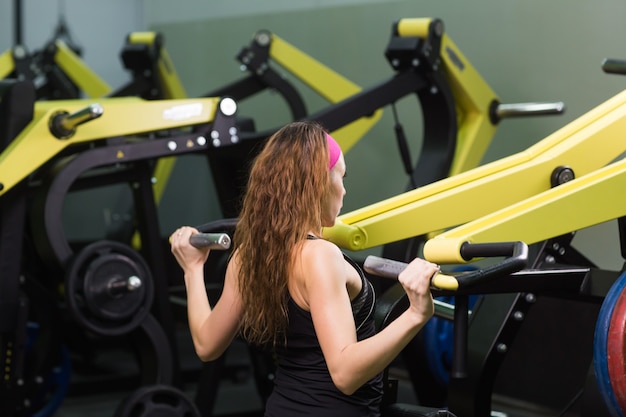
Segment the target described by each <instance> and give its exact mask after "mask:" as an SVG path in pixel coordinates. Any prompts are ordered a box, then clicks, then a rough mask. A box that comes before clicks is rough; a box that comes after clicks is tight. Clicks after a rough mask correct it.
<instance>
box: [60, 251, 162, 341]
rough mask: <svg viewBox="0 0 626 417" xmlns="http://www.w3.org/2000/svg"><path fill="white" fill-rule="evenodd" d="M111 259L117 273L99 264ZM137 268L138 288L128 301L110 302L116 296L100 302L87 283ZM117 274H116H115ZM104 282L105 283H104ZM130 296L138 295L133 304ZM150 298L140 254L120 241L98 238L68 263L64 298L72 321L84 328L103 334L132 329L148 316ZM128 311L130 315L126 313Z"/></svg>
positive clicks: (100, 296) (146, 269)
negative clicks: (115, 304)
mask: <svg viewBox="0 0 626 417" xmlns="http://www.w3.org/2000/svg"><path fill="white" fill-rule="evenodd" d="M107 262H111V265H110V267H112V268H113V267H117V268H119V270H121V272H113V269H115V268H113V269H110V270H109V269H108V268H107V267H105V266H103V265H102V264H106V263H107ZM136 271H141V272H140V275H138V276H139V277H140V279H141V282H142V285H141V287H140V288H142V290H141V291H140V292H139V293H138V294H136V295H132V296H131V298H129V299H128V301H125V300H123V297H119V298H120V299H121V300H118V301H120V302H121V304H120V306H118V307H114V306H113V304H112V303H114V302H115V299H116V298H117V297H110V300H106V301H103V297H104V298H106V297H105V296H104V295H103V294H104V293H102V292H99V291H97V290H94V288H92V287H91V286H90V285H92V284H93V285H94V286H95V287H96V288H97V287H98V286H102V285H104V283H103V281H107V282H108V281H109V278H108V277H109V276H112V277H113V279H116V276H119V277H122V276H123V275H126V274H128V273H133V275H134V272H136ZM116 274H117V275H116ZM107 285H108V284H107ZM134 297H142V303H140V304H139V305H136V304H135V302H134V301H136V300H135V299H134ZM153 297H154V287H153V283H152V277H151V275H150V269H149V267H148V265H147V264H146V262H145V261H144V260H143V258H142V256H141V255H140V254H139V253H138V252H137V251H135V250H134V249H133V248H131V247H130V246H128V245H125V244H123V243H120V242H114V241H107V240H101V241H97V242H94V243H91V244H89V245H87V246H85V247H84V248H83V249H82V250H80V251H79V252H78V253H77V254H76V255H75V256H74V257H73V258H72V260H71V262H70V263H69V267H68V268H67V271H66V275H65V298H66V300H67V305H68V308H69V310H70V312H71V314H72V316H73V317H74V318H75V319H76V321H77V322H78V323H79V324H80V325H81V326H83V327H85V328H86V329H88V330H90V331H92V332H94V333H96V334H99V335H103V336H119V335H122V334H126V333H129V332H130V331H132V330H134V329H135V328H136V327H137V326H138V325H139V324H140V323H141V322H142V321H143V320H144V319H145V317H146V315H148V313H149V312H150V307H151V305H152V299H153ZM130 311H132V313H131V314H128V313H129V312H130Z"/></svg>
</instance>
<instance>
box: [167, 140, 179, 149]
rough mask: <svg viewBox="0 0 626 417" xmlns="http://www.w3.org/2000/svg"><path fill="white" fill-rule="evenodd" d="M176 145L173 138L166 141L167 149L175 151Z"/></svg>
mask: <svg viewBox="0 0 626 417" xmlns="http://www.w3.org/2000/svg"><path fill="white" fill-rule="evenodd" d="M177 147H178V145H177V144H176V142H174V141H173V140H170V141H169V142H167V149H169V150H170V151H175V150H176V148H177Z"/></svg>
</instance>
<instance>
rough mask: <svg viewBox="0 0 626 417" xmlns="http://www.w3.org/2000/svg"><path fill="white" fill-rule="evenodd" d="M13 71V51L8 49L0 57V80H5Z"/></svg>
mask: <svg viewBox="0 0 626 417" xmlns="http://www.w3.org/2000/svg"><path fill="white" fill-rule="evenodd" d="M14 69H15V63H14V62H13V51H12V50H10V49H9V50H6V51H4V52H3V53H2V55H0V78H6V77H7V76H8V75H9V74H11V73H12V72H13V70H14Z"/></svg>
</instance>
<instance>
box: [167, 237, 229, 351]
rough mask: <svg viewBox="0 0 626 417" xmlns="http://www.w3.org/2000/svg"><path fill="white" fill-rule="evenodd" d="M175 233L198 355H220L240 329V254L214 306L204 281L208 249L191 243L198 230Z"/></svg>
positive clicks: (190, 327)
mask: <svg viewBox="0 0 626 417" xmlns="http://www.w3.org/2000/svg"><path fill="white" fill-rule="evenodd" d="M179 231H180V233H181V234H180V235H178V232H176V233H175V234H173V235H172V239H171V241H172V253H173V254H174V256H175V257H176V260H177V261H178V263H179V265H180V266H181V268H182V269H183V272H184V280H185V288H186V290H187V317H188V321H189V330H190V332H191V337H192V339H193V344H194V348H195V350H196V354H197V355H198V357H199V358H200V359H201V360H203V361H212V360H215V359H217V358H219V357H220V356H221V355H222V354H223V353H224V351H225V350H226V348H227V347H228V345H229V344H230V343H231V342H232V340H233V338H234V337H235V335H236V334H237V331H238V329H239V318H240V317H241V296H240V294H239V290H238V286H237V271H238V269H239V268H238V265H237V262H236V259H237V257H236V256H235V257H233V258H232V259H231V261H230V262H229V264H228V267H227V269H226V276H225V278H224V287H223V290H222V294H221V295H220V298H219V300H218V301H217V303H216V304H215V307H214V308H212V307H211V304H210V303H209V298H208V295H207V291H206V286H205V282H204V263H205V262H206V260H207V258H208V254H209V251H208V249H197V248H195V247H193V246H191V245H190V244H189V236H191V234H193V233H198V231H197V230H196V229H194V228H190V227H185V228H182V229H179Z"/></svg>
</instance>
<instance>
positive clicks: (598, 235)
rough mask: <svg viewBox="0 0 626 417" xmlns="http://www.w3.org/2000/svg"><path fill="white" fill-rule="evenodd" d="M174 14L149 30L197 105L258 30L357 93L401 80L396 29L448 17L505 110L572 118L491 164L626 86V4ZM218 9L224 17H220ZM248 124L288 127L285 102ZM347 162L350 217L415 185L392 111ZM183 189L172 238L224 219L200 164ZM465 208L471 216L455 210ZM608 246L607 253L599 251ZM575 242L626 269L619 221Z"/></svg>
mask: <svg viewBox="0 0 626 417" xmlns="http://www.w3.org/2000/svg"><path fill="white" fill-rule="evenodd" d="M167 3H168V2H158V1H157V2H150V1H147V2H145V5H144V7H145V8H146V16H148V20H149V21H148V22H147V23H148V26H149V27H150V29H151V30H157V31H159V32H161V33H162V34H163V35H164V37H165V45H166V48H167V50H168V52H169V53H170V56H171V58H172V60H173V62H174V64H175V66H176V68H177V71H178V74H179V76H180V78H181V80H182V81H183V84H184V86H185V88H186V90H187V93H188V95H189V96H198V95H203V94H204V93H206V92H208V91H210V90H212V89H214V88H216V87H220V86H223V85H225V84H227V83H229V82H231V81H234V80H236V79H239V78H241V77H243V76H244V74H243V73H241V72H240V70H239V64H238V62H237V61H236V60H235V58H234V57H235V55H236V53H237V52H238V51H239V50H240V48H241V47H243V46H244V45H247V44H249V42H250V41H251V39H252V36H253V34H254V33H255V32H256V31H257V30H259V29H267V30H270V31H271V32H273V33H275V34H277V35H278V36H280V37H281V38H283V39H284V40H286V41H287V42H289V43H291V44H292V45H294V46H296V47H297V48H299V49H300V50H302V51H304V52H305V53H307V54H309V55H310V56H312V57H313V58H315V59H317V60H319V61H320V62H322V63H324V64H326V65H328V66H329V67H331V68H333V69H334V70H335V71H337V72H339V73H341V74H343V75H344V76H346V77H347V78H349V79H351V80H352V81H354V82H355V83H357V84H359V85H361V86H363V87H368V86H371V85H374V84H377V83H378V82H380V81H383V80H385V79H386V78H387V77H390V76H391V75H392V74H393V71H392V70H391V68H390V66H389V65H388V63H387V61H386V59H385V57H384V50H385V47H386V45H387V42H388V41H389V37H390V31H391V26H392V23H393V22H394V21H395V20H397V19H399V18H406V17H438V18H441V19H442V20H443V21H444V23H445V27H446V32H447V34H448V35H449V36H450V37H451V38H452V40H453V41H454V42H455V43H456V44H457V46H458V47H459V48H460V49H461V51H462V52H463V53H464V55H465V56H466V58H468V59H469V60H470V61H471V63H472V64H473V65H474V67H475V68H476V69H477V70H478V71H479V73H480V74H481V75H482V76H483V78H484V79H485V80H486V81H487V82H488V83H489V85H490V86H491V87H492V88H493V89H494V91H495V92H496V94H497V95H498V96H499V97H500V99H501V102H503V103H515V102H532V101H550V102H552V101H563V102H565V104H566V106H567V109H566V112H565V114H563V115H559V116H543V117H533V118H523V119H522V118H519V119H509V120H503V121H502V122H501V123H500V126H499V127H498V130H497V132H496V135H495V136H494V138H493V141H492V144H491V146H490V148H489V149H488V151H487V153H486V156H485V159H484V161H483V162H490V161H493V160H496V159H499V158H502V157H504V156H507V155H511V154H513V153H516V152H519V151H521V150H524V149H526V148H527V147H529V146H530V145H532V144H534V143H536V142H537V141H539V140H541V139H543V138H544V137H546V136H547V135H548V134H550V133H552V132H554V131H555V130H556V129H558V128H560V127H562V126H564V125H565V124H567V123H568V122H569V121H571V120H573V119H575V118H577V117H578V116H580V115H582V114H583V113H585V112H587V111H588V110H590V109H591V108H593V107H594V106H596V105H598V104H600V103H601V102H603V101H604V100H606V99H608V98H609V97H611V96H613V95H614V94H616V93H618V92H620V91H621V90H622V89H623V86H624V85H626V78H622V77H620V76H617V75H609V74H605V73H604V72H603V71H602V70H601V62H602V60H603V59H604V58H607V57H610V58H626V48H625V47H624V43H625V40H626V25H625V24H624V20H623V17H624V16H626V13H625V12H626V3H623V2H620V1H616V0H600V1H597V2H593V4H592V2H571V1H570V0H553V1H539V0H529V1H524V2H519V1H506V0H505V1H499V2H497V1H486V0H475V1H472V2H463V1H436V2H435V1H415V0H412V1H369V2H360V3H356V2H343V3H342V4H341V5H338V6H329V5H326V4H327V3H328V2H321V1H320V2H313V1H311V2H304V1H303V2H301V3H298V4H300V5H301V6H302V7H300V8H299V9H296V10H294V7H293V6H288V5H287V3H284V2H280V1H273V2H271V1H268V2H264V3H263V5H264V7H260V6H259V10H257V11H256V12H255V14H250V13H249V11H247V9H246V8H245V7H243V6H242V5H244V4H245V3H246V2H215V1H206V2H190V3H189V5H188V7H187V10H186V13H187V14H188V15H191V16H198V18H196V19H192V18H187V19H186V20H184V19H183V20H182V21H181V18H177V19H176V21H175V22H172V20H171V19H170V20H168V19H167V14H168V13H171V7H172V6H167ZM336 3H339V2H336ZM229 4H232V9H229V8H228V5H229ZM290 4H292V5H293V3H290ZM213 5H215V7H216V10H217V9H219V13H216V15H215V16H213V17H212V16H211V12H210V10H211V7H213ZM191 6H193V7H196V8H197V9H196V13H195V14H194V13H193V9H192V10H191V11H190V10H189V8H190V7H191ZM238 8H239V9H238ZM151 21H152V22H153V23H151ZM163 22H170V23H163ZM298 87H299V89H300V90H299V91H301V92H302V93H303V95H304V96H305V99H306V100H307V103H308V104H309V110H310V111H314V110H317V109H320V108H322V107H324V106H326V105H327V103H326V102H324V101H322V100H320V99H319V98H317V97H316V96H315V94H313V93H312V92H310V91H308V90H307V89H306V88H305V87H304V86H301V85H299V86H298ZM400 104H401V105H400V117H401V121H402V122H403V124H404V126H405V129H406V131H407V134H408V136H409V139H410V140H411V143H412V145H411V146H412V147H411V151H412V153H413V155H412V156H413V158H414V159H415V158H416V157H417V155H418V152H419V150H420V141H421V137H420V126H421V120H420V108H419V105H418V104H417V102H416V101H415V100H414V99H413V98H411V99H408V100H403V101H402V103H400ZM240 113H241V114H244V115H249V116H252V117H253V118H254V119H255V121H256V122H257V127H259V128H263V127H273V126H277V125H280V124H282V123H283V122H287V121H288V120H289V116H288V114H287V111H286V107H285V105H284V103H282V101H280V100H279V99H278V98H277V97H276V96H272V95H269V94H267V95H264V96H263V97H259V98H255V99H253V100H249V101H248V100H247V101H245V102H242V103H240ZM616 140H620V139H618V138H616ZM346 160H347V164H348V177H347V179H346V188H347V191H348V194H347V196H346V199H345V205H344V212H347V211H350V210H353V209H356V208H359V207H362V206H364V205H367V204H370V203H373V202H376V201H379V200H381V199H383V198H386V197H389V196H392V195H395V194H398V193H399V192H402V191H403V190H404V189H405V186H406V183H407V180H406V175H405V174H404V170H403V168H402V165H401V161H400V158H399V154H398V152H397V148H396V145H395V138H394V136H393V125H392V120H391V112H390V110H389V109H387V110H386V112H385V115H384V117H383V120H382V121H381V122H379V123H378V124H377V125H376V126H375V127H374V129H372V131H370V132H369V133H368V134H367V135H366V136H365V137H363V138H362V139H361V141H360V142H359V143H358V144H357V145H356V146H355V147H354V148H353V149H352V150H350V152H349V153H348V155H347V156H346ZM173 183H174V184H176V185H178V184H181V183H182V184H184V186H183V187H179V186H176V187H170V190H168V193H167V195H166V199H165V200H164V203H163V213H164V214H163V220H162V222H163V225H162V227H163V229H164V233H169V231H170V230H171V229H172V228H174V227H176V226H177V225H178V224H179V223H187V224H199V223H204V222H206V221H209V220H213V219H217V218H220V213H219V210H218V209H217V205H216V203H215V197H214V195H213V194H212V193H213V191H212V188H211V187H212V185H211V179H210V174H209V173H208V171H207V169H206V167H205V166H204V163H203V162H201V161H200V160H199V159H196V160H190V161H189V163H185V164H179V166H178V167H177V169H176V171H175V172H174V176H173ZM190 195H191V196H190ZM181 198H183V199H186V200H187V201H188V199H189V198H192V201H191V204H187V203H186V204H185V206H187V207H188V209H187V208H186V209H185V212H188V214H187V215H186V217H184V218H181V214H180V213H181V210H180V209H181V205H180V201H181ZM493 198H497V196H493ZM182 201H185V200H182ZM468 204H471V202H468ZM590 204H593V203H592V202H590ZM459 209H462V208H459V207H451V208H450V210H459ZM418 221H428V219H418ZM599 241H602V242H603V243H602V244H601V245H599V244H598V242H599ZM574 243H575V244H576V246H577V248H579V249H580V250H581V251H583V252H584V253H585V254H587V255H588V256H589V257H591V258H592V259H593V260H594V261H596V262H597V263H599V264H600V266H603V267H607V268H621V264H622V259H621V257H620V255H619V247H618V245H619V241H618V240H617V231H616V225H615V224H614V222H609V223H608V224H605V225H599V226H594V227H593V228H590V229H588V230H584V231H581V232H579V233H578V235H577V237H576V239H575V241H574ZM607 249H608V250H607Z"/></svg>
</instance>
